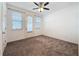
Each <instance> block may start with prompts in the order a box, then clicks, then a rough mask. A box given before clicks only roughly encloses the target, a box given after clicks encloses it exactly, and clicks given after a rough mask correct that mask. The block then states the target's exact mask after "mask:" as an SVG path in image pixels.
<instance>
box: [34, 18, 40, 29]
mask: <svg viewBox="0 0 79 59" xmlns="http://www.w3.org/2000/svg"><path fill="white" fill-rule="evenodd" d="M40 23H41V18H40V17H35V29H36V30H40V25H41V24H40Z"/></svg>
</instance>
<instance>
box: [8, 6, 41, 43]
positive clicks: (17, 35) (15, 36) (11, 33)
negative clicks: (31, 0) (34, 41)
mask: <svg viewBox="0 0 79 59" xmlns="http://www.w3.org/2000/svg"><path fill="white" fill-rule="evenodd" d="M8 8H13V9H18V8H17V7H15V6H8ZM19 11H22V10H21V9H20V8H19ZM23 12H25V13H22V14H23V28H22V29H21V30H12V19H11V17H10V13H9V10H8V18H7V42H12V41H16V40H20V39H24V38H29V37H34V36H38V35H41V29H40V30H39V31H36V30H34V28H33V31H32V32H31V33H28V32H27V29H26V26H27V16H28V15H32V16H33V20H34V15H33V14H32V12H28V11H26V10H24V11H23ZM33 27H34V26H33Z"/></svg>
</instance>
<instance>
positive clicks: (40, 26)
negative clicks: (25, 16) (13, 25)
mask: <svg viewBox="0 0 79 59" xmlns="http://www.w3.org/2000/svg"><path fill="white" fill-rule="evenodd" d="M36 18H40V22H39V23H40V25H39V28H36ZM34 19H35V20H34V28H35V30H40V29H41V17H40V16H35V18H34ZM37 23H38V22H37Z"/></svg>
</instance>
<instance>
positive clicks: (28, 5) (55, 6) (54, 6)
mask: <svg viewBox="0 0 79 59" xmlns="http://www.w3.org/2000/svg"><path fill="white" fill-rule="evenodd" d="M8 4H11V5H14V6H17V7H20V8H23V9H27V10H30V11H33V12H36V13H38V14H40V15H43V16H45V15H48V14H49V13H51V12H56V11H58V10H60V9H63V8H65V7H67V6H69V5H73V4H76V3H75V2H50V3H49V4H48V5H47V6H46V7H48V8H50V10H49V11H47V10H44V11H43V12H39V11H38V10H32V9H33V8H36V7H37V6H36V5H35V4H34V3H33V2H8Z"/></svg>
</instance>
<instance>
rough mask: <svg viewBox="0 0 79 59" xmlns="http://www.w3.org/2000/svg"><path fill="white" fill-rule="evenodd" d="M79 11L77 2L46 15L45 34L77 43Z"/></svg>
mask: <svg viewBox="0 0 79 59" xmlns="http://www.w3.org/2000/svg"><path fill="white" fill-rule="evenodd" d="M77 12H78V11H77V4H74V5H71V6H68V7H66V8H64V9H61V10H58V11H56V12H54V13H52V12H51V14H49V15H48V16H45V17H44V31H43V34H44V35H46V36H50V37H54V38H57V39H61V40H64V41H69V42H73V43H77V42H78V39H77V29H78V28H77V19H76V16H77V15H76V14H77Z"/></svg>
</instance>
